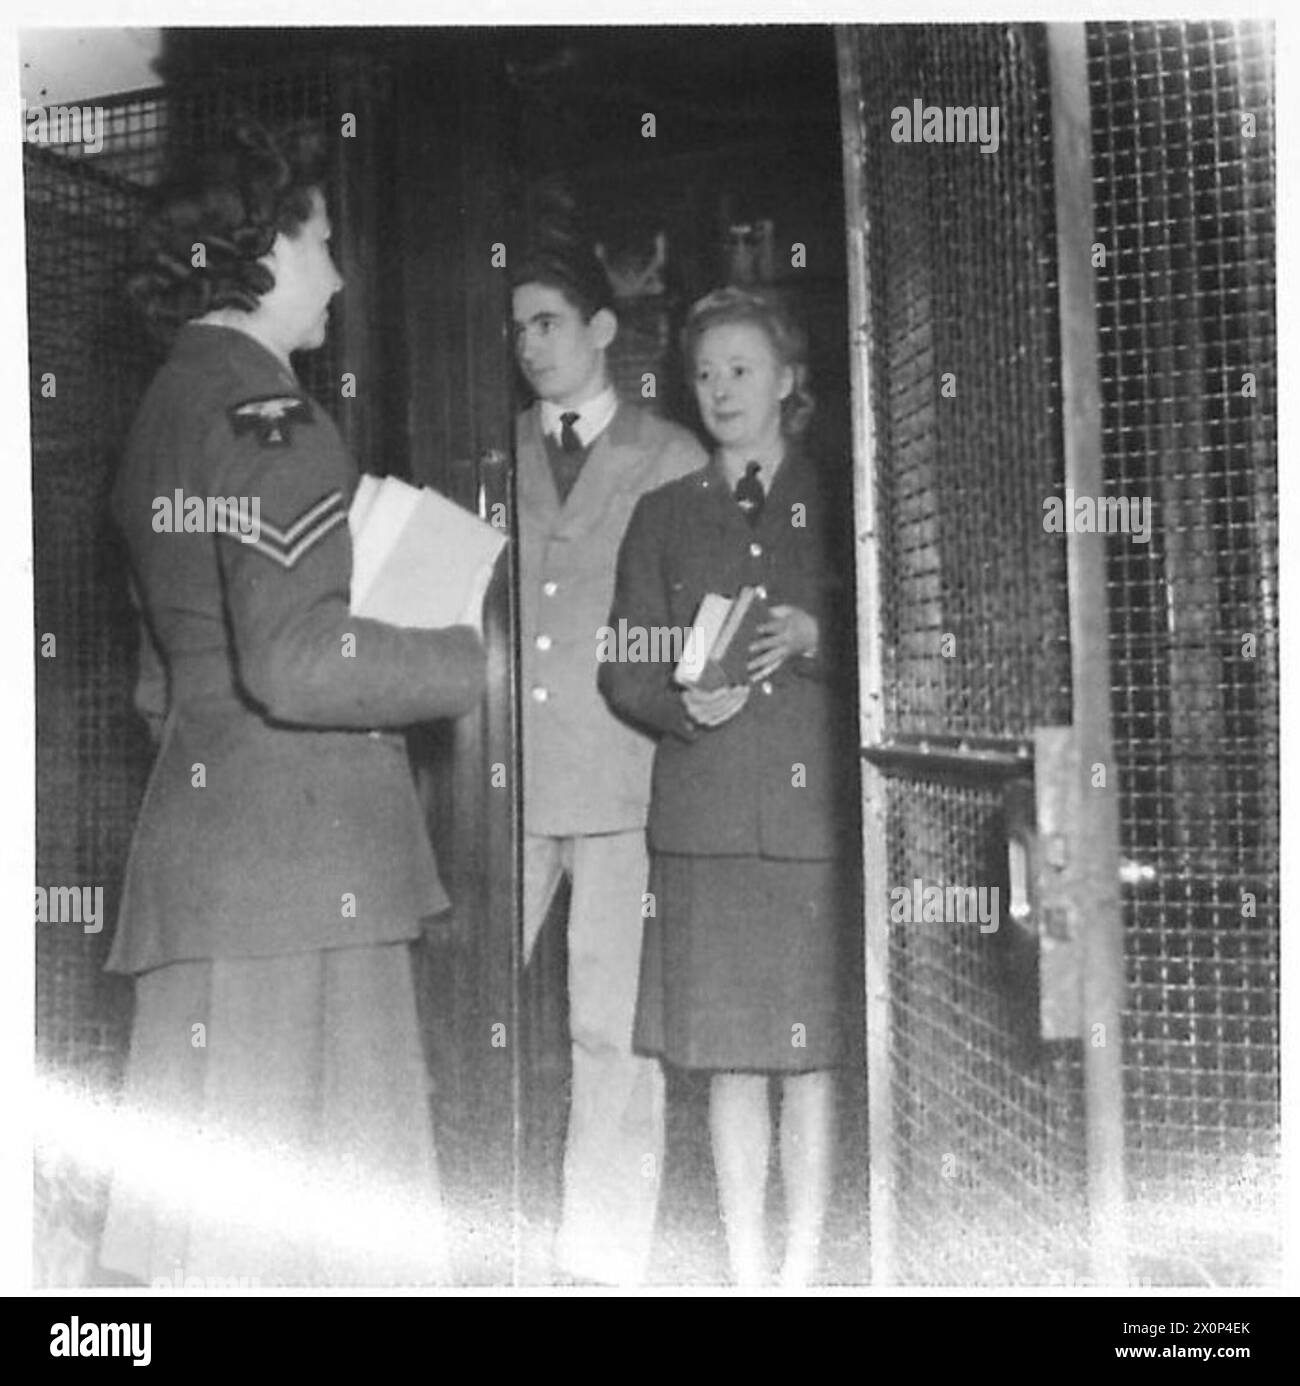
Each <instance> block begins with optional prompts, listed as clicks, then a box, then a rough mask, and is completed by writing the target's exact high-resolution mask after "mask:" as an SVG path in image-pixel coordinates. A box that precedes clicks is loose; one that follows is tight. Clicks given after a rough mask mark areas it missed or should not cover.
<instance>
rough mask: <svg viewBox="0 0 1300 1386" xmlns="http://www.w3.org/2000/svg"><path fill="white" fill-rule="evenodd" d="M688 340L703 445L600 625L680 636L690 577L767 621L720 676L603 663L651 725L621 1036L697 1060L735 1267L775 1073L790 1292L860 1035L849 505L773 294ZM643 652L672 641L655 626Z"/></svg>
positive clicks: (717, 304)
mask: <svg viewBox="0 0 1300 1386" xmlns="http://www.w3.org/2000/svg"><path fill="white" fill-rule="evenodd" d="M683 355H684V358H685V361H686V367H687V370H688V371H689V372H690V373H691V378H692V381H693V385H694V390H695V396H696V400H697V402H698V404H699V409H700V415H701V418H702V419H703V422H704V425H705V427H706V428H707V430H708V432H709V434H710V435H711V436H712V438H713V441H714V451H713V457H712V462H711V464H710V466H709V467H707V468H706V469H705V470H703V471H701V472H698V473H695V474H694V475H692V476H688V477H684V478H682V479H681V480H679V481H676V482H673V483H671V484H670V485H667V486H664V487H662V488H661V489H659V490H658V491H655V492H652V493H651V494H650V495H648V496H646V497H645V498H644V499H643V500H642V501H641V502H640V504H639V505H638V507H637V510H636V511H635V513H634V514H633V517H632V520H631V523H630V525H629V528H628V532H627V536H626V538H625V540H624V543H623V547H622V550H621V553H620V557H619V572H618V582H617V587H616V594H615V601H614V609H613V612H612V614H611V617H610V624H611V626H612V627H613V628H614V629H621V627H620V625H619V623H620V621H626V622H627V629H628V630H629V632H631V631H632V630H633V629H636V628H641V629H643V630H645V631H647V632H648V631H651V630H653V629H655V628H658V629H660V630H661V631H662V630H663V629H665V628H667V629H668V630H669V631H674V630H676V631H680V632H684V631H686V630H687V629H689V628H690V627H691V625H692V623H693V621H694V618H695V614H696V612H697V610H698V608H699V605H700V602H701V599H702V598H703V597H704V596H705V595H706V594H708V593H715V594H718V595H721V596H726V597H735V596H736V595H737V594H738V593H739V592H740V590H741V588H742V587H746V586H749V587H753V588H755V589H757V592H758V595H759V597H760V599H762V600H764V601H765V602H766V603H767V616H766V619H765V620H764V621H763V623H762V624H761V625H760V626H759V627H758V631H757V638H756V639H754V640H753V642H752V643H751V645H750V647H749V658H748V678H747V680H746V681H743V682H739V683H736V684H733V685H732V686H727V687H721V688H717V689H715V690H713V691H703V690H701V689H699V688H694V687H688V688H681V687H678V686H677V685H676V684H675V682H674V667H673V665H672V664H670V663H666V662H665V663H643V662H636V663H633V662H625V663H618V662H610V663H606V664H603V665H602V666H601V675H600V678H601V685H602V688H603V689H604V692H605V694H606V696H607V697H608V698H609V699H610V701H611V703H612V704H613V705H614V706H615V708H617V709H618V710H619V711H620V712H621V713H622V714H623V715H624V716H626V717H628V718H629V719H631V720H632V721H633V722H635V723H637V724H639V725H641V726H644V727H646V728H649V729H651V730H653V731H655V732H657V733H658V734H659V741H658V746H657V750H656V757H655V765H654V782H653V791H652V798H651V806H650V818H649V829H648V831H649V838H650V848H651V853H652V870H651V876H650V896H651V905H652V907H651V908H647V910H646V913H647V915H648V919H647V924H646V930H645V935H644V946H643V953H642V967H641V983H640V995H639V999H638V1010H637V1020H636V1042H637V1045H638V1047H639V1048H640V1049H641V1050H642V1051H643V1052H647V1053H653V1054H658V1055H660V1056H661V1057H662V1058H663V1059H664V1060H665V1061H666V1062H668V1063H671V1064H676V1065H679V1066H681V1067H684V1068H689V1069H702V1070H708V1071H710V1072H711V1073H712V1075H713V1076H712V1079H711V1084H710V1130H711V1135H712V1143H713V1154H714V1165H715V1170H716V1174H717V1180H718V1192H719V1199H720V1204H721V1208H722V1213H723V1219H724V1222H725V1225H726V1230H727V1242H728V1251H729V1255H730V1261H731V1269H732V1274H733V1277H734V1278H735V1280H736V1281H737V1282H738V1283H740V1284H746V1285H755V1284H761V1283H763V1282H764V1280H765V1277H766V1266H765V1261H766V1254H765V1242H766V1238H765V1229H764V1212H763V1210H764V1198H765V1190H766V1183H767V1168H768V1157H769V1150H770V1144H771V1140H772V1125H771V1118H770V1115H769V1106H768V1102H769V1077H770V1076H771V1075H776V1076H778V1077H779V1079H780V1089H781V1114H780V1129H779V1140H780V1153H781V1168H782V1173H783V1183H784V1187H785V1203H786V1211H787V1219H788V1225H787V1235H786V1240H785V1256H784V1262H783V1265H782V1270H781V1283H782V1284H783V1285H785V1286H787V1287H796V1286H799V1285H802V1284H805V1283H807V1281H808V1280H809V1279H810V1278H811V1277H812V1276H813V1274H814V1273H815V1270H816V1267H817V1263H818V1255H819V1244H820V1236H821V1230H822V1224H823V1221H824V1217H825V1210H826V1204H827V1199H828V1195H829V1190H830V1184H831V1173H832V1147H833V1126H834V1121H833V1115H834V1100H835V1089H834V1084H833V1081H832V1074H833V1071H834V1069H835V1067H836V1066H837V1065H839V1064H842V1063H843V1062H845V1061H846V1059H847V1058H849V1057H850V1055H851V1053H852V1052H853V1050H854V1047H855V1041H854V1025H853V1020H852V1017H853V1014H854V1011H855V999H856V998H855V983H854V981H853V976H854V973H855V971H856V970H857V969H856V968H855V966H854V957H853V953H854V949H853V944H852V940H853V938H854V931H853V919H852V914H851V913H850V911H851V902H850V901H848V900H847V899H846V887H845V880H844V873H843V872H842V871H841V870H840V868H839V865H838V864H837V857H842V856H843V854H842V852H841V850H840V845H839V839H840V838H841V836H842V835H843V829H844V828H845V827H846V826H847V825H850V824H851V823H852V821H853V820H852V815H851V812H849V811H847V810H849V808H850V802H851V801H850V800H849V799H848V797H847V795H848V794H849V793H851V778H850V776H851V767H852V755H853V744H854V743H853V741H852V739H851V738H852V727H853V699H852V691H851V685H850V686H849V687H848V688H845V687H844V686H843V685H842V684H841V683H839V682H838V676H839V675H840V674H841V673H843V672H845V671H844V664H845V663H846V661H845V660H843V659H842V658H841V657H839V656H838V655H837V653H836V646H837V644H838V635H839V632H840V631H842V630H844V629H845V619H846V614H845V612H844V611H843V609H842V603H841V598H842V596H843V592H842V590H841V589H842V585H843V583H844V574H845V572H846V568H845V566H844V564H843V563H842V562H837V561H836V555H835V552H834V540H835V535H836V525H837V523H840V522H842V514H843V512H842V509H840V508H837V507H836V506H835V505H834V504H833V502H831V501H830V500H829V498H828V496H827V494H826V491H827V486H826V483H827V481H828V479H829V478H828V477H827V476H825V475H824V474H823V473H822V472H821V471H820V470H819V468H818V466H817V465H816V464H815V462H814V459H813V458H812V457H811V456H810V454H809V453H808V451H807V450H806V449H805V448H804V446H803V445H802V442H801V438H802V434H803V431H804V428H805V426H806V424H807V422H808V419H809V416H810V414H811V409H812V400H811V396H810V395H809V394H808V391H807V389H806V379H807V366H806V356H805V345H804V340H803V338H802V335H801V333H800V332H799V331H798V329H797V327H796V326H795V324H794V322H793V320H792V319H791V317H790V315H789V314H788V312H787V311H786V310H785V309H784V307H783V306H782V305H781V303H780V302H779V301H778V300H777V299H776V298H775V297H774V296H773V295H772V294H770V293H768V292H757V291H748V290H743V289H736V288H732V289H722V290H719V291H717V292H715V293H712V294H710V295H708V296H707V297H706V298H704V299H702V300H701V301H700V302H699V303H697V304H696V305H695V307H694V308H693V309H692V311H691V313H690V315H689V318H688V320H687V324H686V328H685V332H684V340H683ZM679 643H680V642H679ZM658 646H659V649H660V651H661V652H662V651H663V650H664V648H665V647H667V648H668V649H669V650H670V651H671V650H672V642H671V641H665V640H664V639H663V638H662V636H661V637H660V639H659V641H658ZM649 648H650V649H651V650H652V651H653V650H654V649H655V643H654V642H651V643H650V645H649ZM846 767H848V772H849V775H848V776H846V773H845V770H846ZM846 904H848V905H849V908H848V909H846V908H845V905H846Z"/></svg>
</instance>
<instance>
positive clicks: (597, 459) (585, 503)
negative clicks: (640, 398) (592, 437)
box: [542, 400, 643, 539]
mask: <svg viewBox="0 0 1300 1386" xmlns="http://www.w3.org/2000/svg"><path fill="white" fill-rule="evenodd" d="M640 435H641V428H640V419H639V418H638V416H637V413H636V411H635V410H634V409H630V408H628V406H627V405H626V404H624V403H623V402H622V400H620V401H619V405H618V409H617V411H616V412H615V414H614V417H613V418H612V419H611V420H610V421H609V425H608V427H606V429H605V431H604V432H603V433H602V434H601V435H600V437H599V438H597V439H596V441H595V442H594V443H593V444H592V445H591V451H590V453H588V455H587V460H586V462H584V463H583V466H582V471H580V472H579V473H578V479H577V481H576V482H575V483H574V486H573V490H572V491H570V492H569V498H568V500H567V501H566V503H565V505H564V508H563V509H562V510H561V511H560V513H559V519H558V523H557V524H556V527H555V536H556V538H557V539H578V538H581V537H582V535H583V534H585V533H587V532H588V531H589V530H590V529H592V528H593V527H594V526H595V525H596V524H598V523H599V522H600V519H601V517H602V516H603V515H604V514H605V511H606V509H607V508H608V505H609V502H610V500H611V498H612V497H614V496H615V495H617V494H618V493H619V492H620V491H621V490H622V489H623V488H624V487H625V486H627V485H628V484H629V482H631V481H632V480H633V479H634V478H635V477H636V474H637V472H638V471H639V470H640V466H641V462H642V460H643V459H642V452H641V448H640V447H639V446H638V443H639V440H640ZM542 462H543V465H545V466H546V467H547V470H548V471H549V470H550V468H549V464H548V463H547V462H546V458H545V456H543V458H542ZM552 493H554V487H552Z"/></svg>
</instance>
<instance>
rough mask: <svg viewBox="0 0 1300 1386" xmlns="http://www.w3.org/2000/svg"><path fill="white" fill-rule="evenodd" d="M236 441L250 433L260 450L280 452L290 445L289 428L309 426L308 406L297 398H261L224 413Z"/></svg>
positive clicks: (292, 396) (309, 410) (247, 401)
mask: <svg viewBox="0 0 1300 1386" xmlns="http://www.w3.org/2000/svg"><path fill="white" fill-rule="evenodd" d="M227 413H228V414H229V417H230V425H231V427H232V428H233V429H234V430H235V434H236V436H237V437H242V436H243V435H244V434H246V433H252V434H254V435H255V436H256V438H257V441H258V442H259V443H261V445H262V446H263V447H264V448H284V447H288V446H289V444H290V443H291V442H292V441H293V437H292V426H293V425H294V424H296V423H310V422H311V405H310V404H308V403H307V401H306V400H305V399H303V397H302V396H301V395H262V396H260V397H259V398H257V399H249V400H245V401H244V403H243V404H235V405H232V406H231V408H230V409H229V410H228V411H227Z"/></svg>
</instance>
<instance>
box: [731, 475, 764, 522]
mask: <svg viewBox="0 0 1300 1386" xmlns="http://www.w3.org/2000/svg"><path fill="white" fill-rule="evenodd" d="M764 499H765V496H764V491H763V483H762V482H761V481H760V480H759V479H758V463H757V462H750V463H749V464H748V465H747V466H746V468H745V475H744V476H742V477H741V478H740V480H739V481H738V482H736V504H737V505H739V506H740V508H741V509H742V510H743V511H744V512H745V515H746V516H747V517H748V519H749V523H750V524H751V525H756V524H758V517H759V516H760V515H761V514H762V513H763V501H764Z"/></svg>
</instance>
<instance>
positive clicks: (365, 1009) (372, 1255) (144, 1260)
mask: <svg viewBox="0 0 1300 1386" xmlns="http://www.w3.org/2000/svg"><path fill="white" fill-rule="evenodd" d="M428 1098H429V1092H428V1079H427V1070H426V1067H425V1063H424V1057H423V1054H422V1052H421V1047H420V1038H419V1030H418V1026H417V1020H416V1009H415V992H414V987H413V984H412V976H411V959H410V947H409V945H408V944H406V943H397V944H387V945H379V946H369V947H359V948H348V949H336V950H331V951H325V952H315V953H299V954H293V955H288V956H283V957H273V958H251V959H238V960H218V961H206V962H182V963H173V964H170V965H168V966H165V967H160V968H157V969H155V970H154V971H151V972H147V973H144V974H142V975H141V976H139V977H137V979H136V1013H135V1020H134V1024H133V1028H132V1033H131V1053H130V1059H129V1062H128V1068H127V1075H126V1085H125V1094H124V1101H123V1103H122V1105H121V1107H120V1109H119V1124H120V1127H121V1134H122V1135H123V1137H124V1139H123V1140H121V1141H120V1142H119V1149H118V1150H117V1152H116V1154H115V1157H114V1178H113V1186H112V1192H111V1197H110V1203H109V1211H108V1219H107V1223H106V1226H105V1230H104V1236H103V1239H102V1243H101V1248H100V1257H99V1259H100V1262H101V1263H102V1265H104V1266H105V1267H107V1268H110V1269H112V1270H115V1271H118V1272H121V1273H124V1274H127V1275H130V1276H133V1277H135V1278H137V1279H139V1280H143V1281H145V1282H146V1283H149V1284H151V1285H154V1286H156V1287H158V1288H161V1287H162V1286H163V1285H164V1283H165V1284H166V1286H168V1287H171V1288H180V1287H189V1288H199V1289H202V1288H222V1287H239V1288H249V1287H256V1286H260V1285H358V1286H360V1285H404V1284H410V1285H423V1284H439V1283H445V1282H446V1280H447V1278H448V1270H447V1267H448V1257H447V1235H446V1228H445V1225H444V1220H443V1211H442V1204H441V1197H440V1191H439V1186H438V1172H437V1165H436V1160H435V1152H434V1143H433V1131H432V1126H431V1122H430V1117H429V1102H428Z"/></svg>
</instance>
